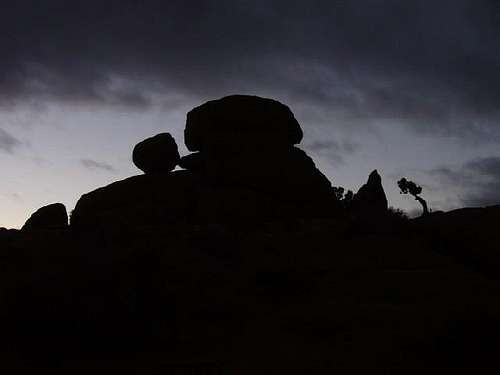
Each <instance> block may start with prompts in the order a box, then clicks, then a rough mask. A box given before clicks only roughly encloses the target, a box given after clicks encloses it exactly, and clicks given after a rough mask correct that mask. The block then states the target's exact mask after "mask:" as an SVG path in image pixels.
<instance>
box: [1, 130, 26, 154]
mask: <svg viewBox="0 0 500 375" xmlns="http://www.w3.org/2000/svg"><path fill="white" fill-rule="evenodd" d="M21 145H22V142H21V141H20V140H19V139H17V138H16V137H14V136H12V135H11V134H10V133H8V132H6V131H5V130H4V129H2V128H0V150H2V151H4V152H7V153H9V154H12V153H13V152H14V151H15V149H16V148H17V147H19V146H21Z"/></svg>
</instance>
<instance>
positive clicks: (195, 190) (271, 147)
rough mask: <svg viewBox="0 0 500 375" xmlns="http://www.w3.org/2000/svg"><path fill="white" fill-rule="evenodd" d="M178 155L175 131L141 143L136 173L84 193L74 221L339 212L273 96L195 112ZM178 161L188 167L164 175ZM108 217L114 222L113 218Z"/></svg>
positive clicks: (228, 101)
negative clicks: (181, 153)
mask: <svg viewBox="0 0 500 375" xmlns="http://www.w3.org/2000/svg"><path fill="white" fill-rule="evenodd" d="M185 137H186V139H185V141H186V145H187V147H188V148H189V149H191V150H200V152H195V153H192V154H190V155H186V156H183V157H182V158H180V159H179V157H178V152H177V146H176V144H175V141H174V140H173V138H172V137H171V136H170V135H169V134H168V133H164V134H159V135H157V136H155V137H152V138H148V139H146V140H144V141H142V142H141V143H139V144H138V145H137V146H136V147H135V148H134V152H133V159H134V163H135V164H136V165H137V166H138V167H139V168H141V169H143V170H144V171H145V172H146V174H147V176H136V177H131V178H129V179H126V180H124V181H118V182H115V183H113V184H111V185H109V186H106V187H103V188H100V189H97V190H95V191H93V192H91V193H88V194H85V195H84V196H82V198H81V199H80V200H79V201H78V203H77V205H76V207H75V210H74V211H73V215H72V220H71V224H72V225H73V226H82V225H84V226H89V225H93V224H92V223H94V224H96V223H99V225H116V223H117V222H121V223H128V225H144V224H154V223H156V224H159V223H162V224H165V223H172V222H174V221H176V220H177V221H180V222H183V221H186V220H187V221H190V222H207V221H211V222H224V221H232V220H234V219H251V220H253V221H255V220H269V219H275V218H283V217H290V218H299V217H314V216H316V217H325V216H331V215H334V214H336V213H337V212H336V211H337V208H338V207H337V205H336V203H337V202H336V199H335V195H334V194H333V192H332V188H331V184H330V181H328V179H327V178H326V177H325V176H324V175H323V174H322V173H321V172H320V171H319V170H318V169H317V168H316V167H315V165H314V162H313V160H312V159H311V158H310V157H309V156H307V154H306V153H305V152H304V151H302V150H300V149H298V148H297V147H294V144H295V143H298V142H300V140H301V139H302V130H301V128H300V125H299V124H298V122H297V120H296V119H295V118H294V116H293V114H292V112H291V111H290V109H289V108H288V107H287V106H285V105H283V104H281V103H279V102H277V101H274V100H271V99H263V98H259V97H256V96H242V95H236V96H230V97H226V98H222V99H220V100H214V101H211V102H208V103H205V104H203V105H201V106H200V107H197V108H195V109H193V110H192V111H191V112H189V113H188V116H187V122H186V130H185ZM177 163H178V164H179V165H180V166H181V167H182V168H185V169H186V171H183V172H182V173H170V174H162V173H158V172H168V171H170V170H171V169H173V168H174V166H175V164H177ZM106 223H107V224H106Z"/></svg>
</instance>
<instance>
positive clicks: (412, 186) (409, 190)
mask: <svg viewBox="0 0 500 375" xmlns="http://www.w3.org/2000/svg"><path fill="white" fill-rule="evenodd" d="M398 186H399V188H400V189H401V191H400V194H411V195H413V196H414V197H415V200H417V201H418V202H419V203H420V204H421V205H422V208H423V213H422V216H424V215H427V214H429V209H428V207H427V202H426V201H425V199H423V198H422V197H420V196H419V195H420V194H421V193H422V187H421V186H418V185H417V184H416V183H414V182H413V181H410V180H407V179H406V178H404V177H403V178H402V179H401V180H399V181H398Z"/></svg>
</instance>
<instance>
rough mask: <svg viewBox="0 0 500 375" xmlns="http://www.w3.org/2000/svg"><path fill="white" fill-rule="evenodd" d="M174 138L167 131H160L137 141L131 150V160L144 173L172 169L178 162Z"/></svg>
mask: <svg viewBox="0 0 500 375" xmlns="http://www.w3.org/2000/svg"><path fill="white" fill-rule="evenodd" d="M179 158H180V156H179V151H178V149H177V143H175V139H174V138H173V137H172V136H171V135H170V134H169V133H160V134H157V135H155V136H154V137H151V138H147V139H145V140H144V141H142V142H139V143H138V144H137V145H136V146H135V147H134V151H133V152H132V160H133V162H134V164H135V166H136V167H137V168H139V169H140V170H142V171H143V172H144V173H147V174H148V173H164V172H170V171H172V170H173V169H174V168H175V166H176V165H177V164H178V162H179Z"/></svg>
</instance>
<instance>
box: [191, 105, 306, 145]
mask: <svg viewBox="0 0 500 375" xmlns="http://www.w3.org/2000/svg"><path fill="white" fill-rule="evenodd" d="M301 140H302V129H301V128H300V125H299V123H298V122H297V120H296V119H295V117H294V115H293V113H292V111H291V110H290V108H288V107H287V106H286V105H284V104H282V103H280V102H278V101H276V100H272V99H266V98H260V97H258V96H249V95H232V96H226V97H224V98H222V99H219V100H212V101H209V102H207V103H205V104H202V105H201V106H199V107H196V108H194V109H192V110H191V111H190V112H188V114H187V121H186V128H185V130H184V141H185V143H186V146H187V148H188V149H189V150H190V151H206V150H212V149H217V148H225V149H239V148H240V147H242V145H252V147H254V148H255V147H257V146H256V145H260V144H268V145H272V146H273V147H283V146H284V147H286V146H292V145H294V144H298V143H300V141H301Z"/></svg>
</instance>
